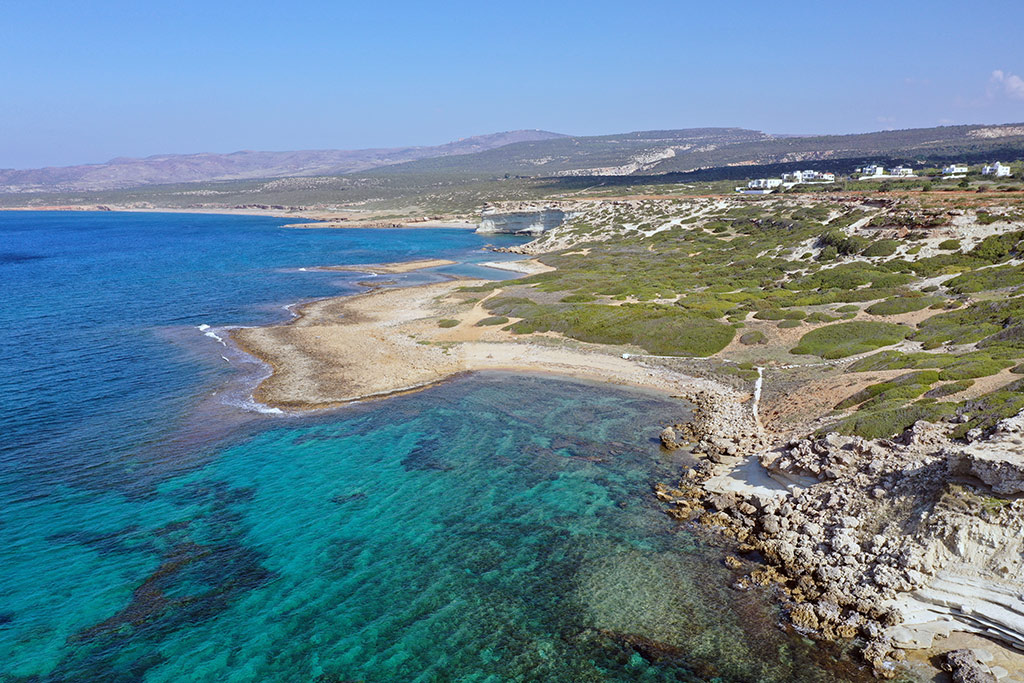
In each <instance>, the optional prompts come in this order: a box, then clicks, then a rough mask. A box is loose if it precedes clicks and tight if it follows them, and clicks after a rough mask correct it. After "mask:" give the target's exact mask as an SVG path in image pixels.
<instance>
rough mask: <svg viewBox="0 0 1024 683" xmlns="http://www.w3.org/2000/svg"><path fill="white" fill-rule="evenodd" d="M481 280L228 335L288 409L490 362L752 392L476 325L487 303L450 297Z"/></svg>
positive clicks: (394, 294) (419, 383)
mask: <svg viewBox="0 0 1024 683" xmlns="http://www.w3.org/2000/svg"><path fill="white" fill-rule="evenodd" d="M478 282H484V281H475V280H469V281H465V280H464V281H448V282H441V283H429V284H424V285H416V286H411V287H399V288H387V289H376V290H371V291H368V292H364V293H361V294H354V295H348V296H339V297H331V298H327V299H319V300H316V301H312V302H308V303H305V304H302V305H301V306H298V307H296V308H294V309H293V313H294V314H295V317H294V318H292V319H291V320H289V321H286V322H284V323H280V324H275V325H268V326H263V327H246V328H237V329H234V330H232V331H231V334H230V336H231V338H232V340H233V341H234V342H235V343H236V344H237V345H238V346H239V347H240V348H241V349H242V350H244V351H245V352H246V353H248V354H250V355H252V356H254V357H256V358H258V359H259V360H261V361H262V362H264V363H266V364H267V365H268V366H270V368H271V369H272V374H271V375H270V377H267V378H266V379H264V380H263V381H262V382H260V384H259V386H257V388H256V389H255V391H254V392H253V398H254V400H256V401H257V402H259V403H261V404H263V405H266V406H268V407H270V408H277V409H281V410H285V411H313V410H324V409H330V408H335V407H338V406H342V405H345V404H349V403H354V402H358V401H365V400H370V399H378V398H384V397H388V396H394V395H397V394H403V393H409V392H411V391H418V390H421V389H424V388H427V387H429V386H432V385H434V384H437V383H440V382H443V381H446V380H448V379H450V378H452V377H456V376H458V375H462V374H466V373H470V372H476V371H486V370H495V371H506V372H537V373H546V374H554V375H561V376H568V377H574V378H577V379H584V380H594V381H599V382H604V383H609V384H615V385H620V386H635V387H638V388H645V389H653V390H655V391H658V392H660V393H663V394H666V395H679V394H684V393H705V394H712V395H721V396H723V397H724V396H728V398H729V399H730V400H738V401H748V400H749V397H747V396H743V395H741V394H740V393H739V392H736V391H735V390H733V389H731V388H729V387H726V386H724V385H721V384H718V383H717V382H714V381H712V380H708V379H704V378H698V377H690V376H688V375H683V374H681V373H675V372H672V371H669V370H666V369H663V368H659V367H655V366H648V365H646V364H644V363H642V362H640V361H639V360H626V359H623V358H622V357H621V356H620V355H616V354H614V353H612V352H609V351H604V350H600V349H598V348H597V347H596V345H588V346H584V345H574V346H576V347H575V348H573V347H570V346H569V345H562V344H559V343H558V340H556V339H553V338H552V337H550V336H547V337H546V338H544V339H543V341H544V342H545V343H543V344H541V343H538V342H539V341H540V340H532V341H527V340H521V339H516V338H515V337H514V336H513V335H512V334H510V333H507V332H503V331H501V330H498V329H495V328H494V327H480V326H476V325H475V322H476V321H479V320H480V319H483V318H484V317H486V315H485V311H484V310H483V307H482V306H481V305H480V303H481V302H479V301H477V302H474V303H473V304H465V303H457V302H454V301H452V300H451V299H450V297H451V296H452V295H454V294H455V293H456V291H457V290H458V289H459V288H461V287H462V286H465V285H467V284H470V285H472V284H474V283H478ZM459 309H461V310H459ZM457 311H458V312H457ZM449 314H450V315H461V316H462V317H464V318H466V317H467V316H468V318H467V319H466V320H463V321H462V322H461V323H460V324H459V325H457V326H455V327H451V328H442V327H439V326H438V325H437V321H438V320H441V319H444V316H445V315H449Z"/></svg>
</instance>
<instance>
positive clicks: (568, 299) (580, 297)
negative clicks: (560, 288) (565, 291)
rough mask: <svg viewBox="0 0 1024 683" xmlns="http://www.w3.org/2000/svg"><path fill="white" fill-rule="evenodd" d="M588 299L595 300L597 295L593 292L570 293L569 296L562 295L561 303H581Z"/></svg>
mask: <svg viewBox="0 0 1024 683" xmlns="http://www.w3.org/2000/svg"><path fill="white" fill-rule="evenodd" d="M588 301H597V297H596V296H594V295H593V294H570V295H569V296H563V297H562V303H564V304H582V303H587V302H588Z"/></svg>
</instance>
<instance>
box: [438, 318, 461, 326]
mask: <svg viewBox="0 0 1024 683" xmlns="http://www.w3.org/2000/svg"><path fill="white" fill-rule="evenodd" d="M458 324H459V321H458V320H455V319H454V318H441V319H440V320H438V321H437V326H438V327H455V326H456V325H458Z"/></svg>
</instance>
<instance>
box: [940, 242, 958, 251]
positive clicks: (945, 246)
mask: <svg viewBox="0 0 1024 683" xmlns="http://www.w3.org/2000/svg"><path fill="white" fill-rule="evenodd" d="M939 249H942V250H943V251H960V240H954V239H948V240H942V241H941V242H939Z"/></svg>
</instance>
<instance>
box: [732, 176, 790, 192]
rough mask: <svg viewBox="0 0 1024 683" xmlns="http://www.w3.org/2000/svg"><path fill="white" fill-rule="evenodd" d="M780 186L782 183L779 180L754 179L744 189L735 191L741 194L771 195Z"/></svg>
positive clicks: (738, 188)
mask: <svg viewBox="0 0 1024 683" xmlns="http://www.w3.org/2000/svg"><path fill="white" fill-rule="evenodd" d="M780 185H782V181H781V180H780V179H779V178H756V179H754V180H751V181H750V182H748V183H747V186H746V187H737V188H736V191H737V192H739V193H741V194H771V193H772V192H774V191H775V188H777V187H779V186H780Z"/></svg>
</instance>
